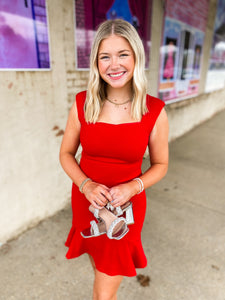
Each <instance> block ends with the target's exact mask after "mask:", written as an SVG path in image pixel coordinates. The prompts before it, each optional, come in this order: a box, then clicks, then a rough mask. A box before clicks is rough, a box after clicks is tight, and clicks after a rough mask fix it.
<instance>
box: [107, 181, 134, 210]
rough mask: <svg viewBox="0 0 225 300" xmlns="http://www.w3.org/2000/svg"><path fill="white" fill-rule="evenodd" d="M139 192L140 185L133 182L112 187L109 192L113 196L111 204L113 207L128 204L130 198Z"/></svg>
mask: <svg viewBox="0 0 225 300" xmlns="http://www.w3.org/2000/svg"><path fill="white" fill-rule="evenodd" d="M138 192H139V185H138V183H137V182H136V181H134V180H132V181H130V182H128V183H123V184H119V185H116V186H114V187H112V188H111V189H110V190H109V193H110V195H111V196H112V199H113V200H112V201H111V202H110V203H111V204H112V206H113V207H118V206H121V205H123V204H124V203H126V202H128V201H129V200H130V198H132V197H133V196H134V195H136V194H137V193H138Z"/></svg>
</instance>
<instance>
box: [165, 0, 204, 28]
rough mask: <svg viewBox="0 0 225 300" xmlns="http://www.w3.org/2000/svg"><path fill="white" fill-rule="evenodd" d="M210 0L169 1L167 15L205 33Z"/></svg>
mask: <svg viewBox="0 0 225 300" xmlns="http://www.w3.org/2000/svg"><path fill="white" fill-rule="evenodd" d="M208 5H209V0H195V1H193V0H185V1H183V0H167V4H166V15H167V16H168V17H171V18H173V19H176V20H179V21H181V22H183V23H186V24H188V25H191V26H193V27H195V28H198V29H199V30H201V31H205V28H206V23H207V16H208Z"/></svg>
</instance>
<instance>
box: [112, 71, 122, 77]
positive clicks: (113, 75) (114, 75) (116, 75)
mask: <svg viewBox="0 0 225 300" xmlns="http://www.w3.org/2000/svg"><path fill="white" fill-rule="evenodd" d="M121 75H123V72H121V73H119V74H110V76H111V77H119V76H121Z"/></svg>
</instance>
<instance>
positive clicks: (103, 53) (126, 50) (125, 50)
mask: <svg viewBox="0 0 225 300" xmlns="http://www.w3.org/2000/svg"><path fill="white" fill-rule="evenodd" d="M122 52H129V53H130V52H131V51H130V50H128V49H124V50H120V51H118V53H122ZM106 54H109V53H108V52H100V53H99V54H98V55H106Z"/></svg>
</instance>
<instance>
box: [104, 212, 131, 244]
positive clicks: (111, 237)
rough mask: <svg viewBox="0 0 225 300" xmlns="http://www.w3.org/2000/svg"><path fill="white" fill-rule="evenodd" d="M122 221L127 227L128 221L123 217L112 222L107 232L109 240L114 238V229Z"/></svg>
mask: <svg viewBox="0 0 225 300" xmlns="http://www.w3.org/2000/svg"><path fill="white" fill-rule="evenodd" d="M121 221H123V222H124V225H125V226H126V227H127V224H126V220H125V219H124V218H123V217H121V218H116V219H115V220H114V221H112V223H111V224H110V226H109V229H108V231H107V236H108V238H109V239H113V236H112V235H113V229H114V227H115V226H116V225H117V224H118V223H120V222H121Z"/></svg>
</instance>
